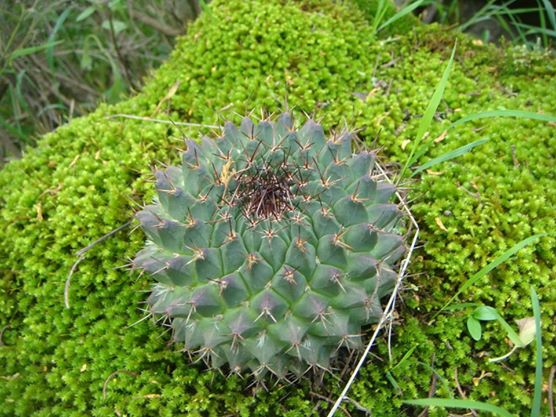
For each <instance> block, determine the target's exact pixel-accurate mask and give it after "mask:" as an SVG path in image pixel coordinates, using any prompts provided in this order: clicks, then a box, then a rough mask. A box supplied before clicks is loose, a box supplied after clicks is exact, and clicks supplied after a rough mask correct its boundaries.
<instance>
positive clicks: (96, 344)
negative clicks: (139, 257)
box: [0, 0, 556, 416]
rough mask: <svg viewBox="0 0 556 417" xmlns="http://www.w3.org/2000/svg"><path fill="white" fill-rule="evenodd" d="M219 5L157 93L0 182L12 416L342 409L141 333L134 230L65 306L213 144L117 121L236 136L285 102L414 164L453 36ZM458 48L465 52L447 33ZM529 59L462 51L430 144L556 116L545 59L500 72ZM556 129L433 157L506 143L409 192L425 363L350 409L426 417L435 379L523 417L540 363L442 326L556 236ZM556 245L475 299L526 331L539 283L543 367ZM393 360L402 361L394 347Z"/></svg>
mask: <svg viewBox="0 0 556 417" xmlns="http://www.w3.org/2000/svg"><path fill="white" fill-rule="evenodd" d="M210 7H211V12H210V13H206V14H204V16H203V17H202V18H201V19H200V20H199V21H197V22H196V23H195V24H194V25H193V26H192V28H191V29H190V31H189V33H188V35H187V36H185V37H184V38H183V39H181V41H180V42H179V45H178V47H177V48H176V50H175V52H174V54H173V56H172V58H171V59H170V60H169V62H168V63H167V64H166V65H164V66H163V67H162V68H161V69H160V70H159V71H158V72H157V73H156V74H155V75H154V76H153V77H152V79H151V80H150V81H149V82H148V84H147V86H146V87H145V89H144V91H143V92H142V93H141V94H139V95H138V96H136V97H134V98H132V99H130V100H128V101H126V102H123V103H121V104H118V105H115V106H101V107H100V108H99V109H98V110H97V111H96V112H95V113H93V114H91V115H90V116H88V117H85V118H81V119H77V120H74V121H72V122H71V123H70V124H68V125H67V126H65V127H62V128H60V129H58V130H57V131H56V132H55V133H53V134H50V135H47V136H45V137H44V138H43V139H42V140H41V141H40V143H39V145H38V147H37V148H36V149H33V150H31V151H30V152H29V153H28V154H27V155H26V156H25V157H24V158H23V159H22V160H20V161H17V162H13V163H11V164H9V165H8V166H7V167H6V168H5V169H4V170H3V171H2V172H1V173H0V188H1V189H2V193H1V195H0V205H1V207H2V209H1V214H0V242H2V243H1V244H0V274H2V281H1V284H0V329H4V331H3V334H2V346H0V402H1V403H2V407H1V408H0V415H2V416H13V415H21V416H30V415H36V416H53V415H55V416H80V415H94V416H106V415H122V416H123V415H127V416H150V415H152V416H177V415H184V414H187V415H191V416H220V415H225V414H231V415H240V416H267V415H280V416H307V415H317V414H318V413H319V412H322V410H323V409H326V408H328V406H329V405H328V404H326V403H323V402H322V401H321V402H320V403H318V400H317V399H316V398H315V397H312V396H311V394H310V389H309V388H308V387H305V386H300V387H293V388H292V387H288V388H287V389H284V388H281V387H277V388H275V389H274V390H273V391H272V392H270V393H264V392H260V393H257V394H256V395H255V396H252V395H251V394H250V393H249V391H248V389H247V383H246V382H243V381H241V380H239V379H238V378H235V377H234V378H225V377H222V376H220V375H219V374H216V373H212V372H206V371H205V370H204V369H203V367H202V366H200V365H199V366H194V365H191V364H190V363H189V362H188V361H187V359H186V358H184V357H183V356H182V353H180V352H178V351H177V349H174V350H172V349H169V348H168V347H167V345H166V343H167V340H168V336H164V335H160V331H159V328H158V327H156V326H155V325H154V324H153V323H150V322H149V321H142V322H139V323H137V324H135V325H133V324H134V323H135V322H137V321H138V320H140V319H141V317H142V313H141V311H140V310H139V307H140V303H141V302H142V301H143V300H144V299H145V293H144V292H142V291H144V290H148V289H149V287H150V285H151V282H150V280H149V279H148V278H146V277H130V275H129V272H128V271H126V270H125V269H122V268H117V267H120V266H122V265H124V264H126V263H127V259H128V258H130V257H132V256H133V254H135V253H136V252H137V250H139V249H140V247H141V246H142V244H143V239H144V238H143V236H142V235H141V234H140V233H138V232H134V233H131V234H130V233H128V232H126V231H124V232H120V233H118V234H117V235H115V236H114V237H112V238H110V239H109V240H107V241H106V242H104V243H103V244H101V245H98V246H96V247H95V248H93V249H92V250H91V251H90V252H88V253H87V255H86V258H85V260H84V261H83V262H82V263H81V264H80V266H79V269H78V271H77V272H76V275H75V276H74V278H73V283H72V285H71V293H70V302H71V309H69V310H66V309H64V303H63V292H64V282H65V279H66V276H67V273H68V270H69V268H70V266H71V264H72V263H73V261H74V259H75V258H74V255H73V254H74V253H75V251H77V250H78V249H81V248H82V247H84V246H86V245H87V244H89V243H91V242H92V241H93V240H95V239H97V238H99V237H100V236H102V235H103V234H105V233H107V232H108V231H110V230H112V229H114V228H115V227H117V226H119V225H121V224H123V223H124V222H126V221H127V220H129V219H130V218H131V216H132V211H133V209H134V207H135V206H136V205H137V204H139V203H140V202H142V201H145V200H147V201H148V200H150V198H151V197H152V195H151V188H152V185H151V184H149V183H148V181H149V179H150V166H151V165H153V164H156V163H157V161H164V162H173V160H174V159H175V158H176V157H177V155H178V152H177V150H176V148H178V147H179V146H181V144H182V136H183V135H184V134H187V135H188V136H190V137H194V138H195V137H199V135H200V134H201V133H202V132H203V129H202V128H193V127H183V132H182V131H181V130H180V129H178V128H176V127H173V126H169V125H162V124H156V123H152V122H142V121H136V120H129V119H121V118H110V117H109V116H110V115H114V114H118V113H127V114H134V115H139V116H147V117H157V118H164V117H170V118H172V119H173V120H180V121H189V122H196V123H207V124H219V123H220V122H221V121H223V120H225V119H230V120H232V121H234V122H238V120H239V118H240V116H238V114H239V115H243V114H244V113H246V112H248V111H250V110H255V112H256V113H259V112H260V111H261V110H262V109H265V110H267V111H272V112H278V111H280V110H282V109H283V107H284V103H285V102H286V100H287V102H288V103H289V105H290V106H291V107H294V108H295V109H296V111H298V112H299V113H301V112H302V111H306V112H308V113H312V114H314V115H315V117H316V118H317V119H321V120H322V122H323V124H324V126H325V128H327V129H330V128H335V127H337V126H335V125H334V123H336V122H337V121H338V120H345V121H346V122H347V124H348V125H349V126H356V127H361V128H362V131H361V132H360V136H361V138H362V139H363V140H365V141H368V142H371V141H373V140H374V138H375V137H377V136H378V144H379V145H380V146H382V147H383V149H384V154H385V156H386V157H387V158H388V159H394V160H403V159H404V155H405V151H404V150H403V146H402V145H404V144H405V141H406V140H411V138H413V137H414V135H415V132H416V129H417V125H418V122H419V118H420V117H421V115H422V113H423V111H424V108H425V106H426V104H427V102H428V99H429V97H430V95H431V94H432V89H433V88H434V85H435V84H436V82H437V81H438V79H439V77H440V73H441V68H443V65H444V62H445V56H444V55H443V54H444V52H443V50H442V48H441V47H439V45H438V43H433V42H432V40H434V39H435V36H434V34H435V33H438V31H439V30H440V29H438V28H435V27H432V28H429V27H423V28H416V29H415V30H412V31H411V32H408V33H407V34H405V35H403V36H401V37H397V38H395V40H394V41H390V42H381V41H376V40H373V37H372V34H371V33H370V29H369V25H368V22H367V20H366V17H365V16H366V15H365V14H364V13H363V12H362V11H360V10H359V9H358V8H357V6H356V5H354V4H351V3H348V2H342V3H339V2H332V1H331V0H321V1H314V0H312V1H310V2H300V3H293V2H283V1H277V0H274V1H267V0H264V1H263V0H260V1H248V2H247V1H240V0H232V1H215V2H214V3H212V4H211V6H210ZM442 36H444V40H445V44H446V45H448V47H450V46H451V42H450V36H449V35H446V34H443V35H442ZM513 53H514V52H511V51H510V52H509V53H507V52H506V51H501V50H496V49H493V48H492V47H485V46H480V45H474V44H473V43H472V42H471V41H470V40H468V39H466V38H462V39H461V40H460V42H459V56H460V57H463V58H462V59H460V60H458V62H457V63H456V65H455V67H454V71H453V73H452V76H451V79H450V85H449V87H448V90H447V93H446V96H445V99H444V100H443V102H442V104H441V108H440V109H439V113H438V114H437V119H438V122H437V123H436V124H435V127H434V131H433V132H431V135H434V136H439V135H440V133H441V132H442V131H443V130H444V129H445V128H446V127H447V126H448V125H449V123H450V121H453V120H456V119H457V118H459V117H460V115H465V114H470V113H473V112H476V111H480V110H491V109H497V108H520V109H525V110H530V111H537V112H547V113H550V112H553V109H555V108H556V88H555V87H556V81H555V80H556V78H555V77H554V68H555V61H554V60H553V59H537V58H535V57H534V58H530V61H529V62H530V63H531V65H532V68H531V71H530V72H529V73H528V74H523V73H522V72H520V71H517V72H513V69H514V68H513V67H510V64H509V61H508V60H506V59H498V58H497V57H498V56H501V57H502V58H504V57H506V56H508V54H510V55H511V54H513ZM519 54H520V56H523V54H522V53H521V52H519ZM527 57H528V56H527V55H525V57H524V58H523V59H529V58H527ZM529 74H532V76H530V75H529ZM176 82H179V87H178V89H177V91H176V93H175V94H174V95H172V96H171V97H170V95H168V92H169V91H172V90H173V89H172V87H173V86H174V85H176ZM555 130H556V129H554V126H551V125H549V124H542V123H538V122H532V121H522V120H521V121H517V120H512V119H499V120H488V121H486V122H484V121H479V122H476V123H475V124H469V125H464V126H462V127H460V128H458V129H457V130H454V131H452V132H451V133H450V135H448V137H447V138H446V139H445V140H443V141H442V142H439V143H438V144H436V145H435V147H434V149H432V151H431V155H430V156H435V155H438V154H440V153H442V152H445V151H447V150H449V149H454V148H456V147H458V146H461V145H462V144H464V143H468V142H471V141H473V140H476V139H478V138H479V137H483V136H489V137H490V138H491V141H490V142H489V143H488V144H486V145H483V146H482V147H480V148H478V149H477V150H475V151H474V152H473V153H472V154H468V155H466V156H464V157H462V158H460V159H459V160H457V161H456V162H451V163H446V164H444V165H442V166H440V167H439V168H438V169H437V172H436V173H433V174H427V175H425V177H424V179H423V181H422V182H420V183H419V184H417V185H416V186H415V189H414V190H413V196H414V197H415V198H416V199H417V202H416V205H415V212H416V214H417V215H418V218H419V219H418V220H419V222H420V223H421V225H422V227H423V229H424V230H423V234H422V239H423V241H424V242H425V246H424V248H423V249H422V250H421V251H420V252H419V253H418V256H417V258H416V261H415V263H414V264H413V266H412V271H413V272H415V273H418V272H423V273H424V274H422V275H416V276H415V277H414V278H412V279H411V280H410V281H409V284H410V287H409V288H410V291H408V292H406V295H405V300H406V306H405V307H404V308H403V309H402V311H401V312H400V313H401V322H402V325H401V326H399V327H396V329H395V335H394V336H395V337H394V345H393V354H394V359H393V364H395V363H397V361H399V359H400V358H401V357H402V356H403V355H404V354H405V353H406V352H408V351H409V349H412V348H413V347H414V346H415V345H417V347H416V348H415V351H414V352H413V354H412V355H411V356H410V357H409V358H408V359H407V360H406V361H405V362H404V363H403V366H400V367H398V368H397V369H396V370H394V371H393V372H392V375H393V377H394V378H395V379H396V380H397V381H398V384H399V385H400V388H401V392H400V391H398V390H396V389H394V388H393V386H392V385H391V383H390V382H389V381H388V380H387V379H386V377H385V373H386V371H387V370H388V369H389V367H390V366H391V365H388V364H387V362H381V361H378V360H372V361H370V362H369V363H368V365H367V367H366V369H365V370H364V372H363V373H362V374H361V375H360V377H359V379H358V382H357V384H356V385H355V386H354V388H353V392H352V396H353V397H354V399H356V400H357V401H358V402H359V403H361V404H363V405H365V406H367V407H369V408H371V409H372V410H373V413H374V414H373V415H376V416H391V415H408V416H411V415H415V414H417V413H418V412H415V410H413V409H410V408H404V407H403V406H402V405H401V400H402V399H405V398H411V397H421V396H426V395H427V394H428V391H429V386H430V381H431V377H432V373H433V369H434V372H436V373H437V374H438V381H439V382H438V383H437V394H438V395H444V396H446V395H450V394H451V393H452V391H453V392H454V394H453V395H456V396H457V395H458V394H457V391H455V382H454V373H455V372H456V369H457V374H458V381H459V384H460V385H461V387H462V389H463V390H464V391H465V392H466V395H467V396H468V397H470V398H473V399H477V400H486V401H490V402H492V403H495V404H499V405H503V406H505V407H506V408H508V409H509V410H511V411H512V412H514V413H515V414H517V415H523V414H524V413H525V412H526V410H527V408H528V406H529V398H530V394H529V393H530V392H531V390H532V385H533V374H534V369H533V359H534V358H533V350H532V349H522V350H521V351H519V352H518V353H517V354H515V355H513V356H512V357H511V358H510V359H509V360H508V362H507V363H506V364H507V365H508V367H503V366H500V365H496V364H487V363H486V360H485V357H484V355H488V356H497V355H501V354H503V353H505V351H506V350H507V345H506V343H505V341H504V339H503V337H502V336H501V335H500V334H499V333H498V332H496V331H494V330H495V327H493V328H492V329H493V331H489V332H486V333H485V338H484V340H483V341H481V342H480V343H473V342H472V341H471V339H470V338H469V337H468V336H467V335H466V332H465V330H464V327H465V326H464V317H463V316H460V315H458V314H455V313H453V314H449V315H441V316H440V317H439V318H437V319H436V320H435V322H434V323H433V324H432V325H427V321H428V319H429V318H430V315H429V313H430V312H432V311H435V310H437V309H438V308H439V307H440V306H441V305H442V304H443V303H444V302H445V301H446V300H447V299H448V298H449V297H450V296H451V295H452V294H453V293H454V291H456V289H457V288H459V287H460V286H461V285H462V283H463V282H464V281H465V280H466V279H467V278H468V277H469V275H470V274H472V273H473V272H475V271H477V270H478V269H479V268H480V267H481V266H483V265H485V264H486V263H487V262H488V260H490V259H492V258H493V257H494V256H496V255H498V254H499V253H501V252H502V251H504V250H505V249H507V248H509V247H510V246H511V245H513V244H515V243H516V242H517V241H519V240H521V239H523V238H525V237H527V236H529V235H531V234H533V233H537V232H545V231H552V230H555V229H556V227H555V226H556V224H555V223H556V220H555V219H556V209H555V207H556V178H555V172H554V169H553V166H554V151H553V150H554V149H556V133H555ZM379 132H380V134H379ZM438 219H440V220H441V221H442V223H443V225H444V226H445V229H446V230H443V229H442V228H440V227H439V226H438V224H437V221H438ZM555 246H556V242H555V240H554V238H553V237H547V238H544V239H543V240H542V241H541V242H540V243H538V244H537V245H536V246H535V247H532V246H531V247H528V248H526V249H524V250H522V251H521V252H520V253H519V254H518V255H517V256H516V257H515V258H513V259H512V260H511V261H510V262H508V263H507V264H505V265H503V266H502V267H500V268H498V269H497V270H496V271H495V272H493V273H492V274H490V275H489V277H488V278H485V280H483V281H482V282H480V283H478V284H477V285H476V286H475V287H474V288H473V291H469V292H467V293H465V294H464V295H463V296H462V298H464V299H465V300H466V301H473V302H483V303H487V304H490V305H493V306H494V307H496V308H498V309H499V310H500V311H502V312H503V313H504V315H505V317H506V318H507V319H509V320H511V319H513V318H521V317H524V316H527V315H530V306H529V302H528V293H529V291H528V289H529V286H530V285H534V286H535V287H536V288H537V291H538V292H539V294H540V296H541V306H542V308H543V315H544V317H545V320H544V354H545V359H546V362H545V366H546V367H547V368H549V367H550V366H552V365H553V364H554V363H553V361H554V359H553V358H554V357H556V350H555V348H554V346H555V345H556V343H554V342H555V340H554V339H555V333H554V329H553V328H552V327H551V326H550V318H551V317H553V316H554V310H555V308H556V288H555V287H554V285H551V282H550V279H551V277H552V279H553V277H554V274H555V272H556V269H555V268H556V267H555V266H554V265H556V262H555V261H556V259H555V258H556V255H555V253H556V251H555V250H554V249H555ZM417 288H418V291H413V290H412V289H417ZM6 326H7V327H6ZM377 353H378V354H380V355H382V356H383V358H385V359H386V358H387V355H386V348H385V343H381V344H380V347H379V351H378V352H377ZM338 389H339V386H338V383H337V382H335V381H334V380H333V378H329V379H328V380H327V381H325V383H324V386H323V387H322V388H321V392H323V393H327V394H329V395H330V396H334V395H335V393H337V392H338ZM449 391H450V392H449ZM317 403H318V404H319V405H318V407H317V408H315V405H316V404H317ZM440 414H442V413H440ZM431 415H432V413H431Z"/></svg>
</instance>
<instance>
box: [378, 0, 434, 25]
mask: <svg viewBox="0 0 556 417" xmlns="http://www.w3.org/2000/svg"><path fill="white" fill-rule="evenodd" d="M423 2H424V0H417V1H416V2H413V3H410V4H408V5H407V6H405V7H404V8H403V9H401V10H400V11H399V12H397V13H396V14H395V15H394V16H392V17H391V18H390V19H388V20H387V21H386V22H384V23H383V24H382V25H380V26H379V28H378V32H380V31H381V30H382V29H384V28H385V27H387V26H389V25H391V24H392V23H394V22H395V21H396V20H398V19H401V18H402V17H404V16H405V15H406V14H409V13H411V12H412V11H413V10H415V9H416V8H417V7H419V6H421V4H423Z"/></svg>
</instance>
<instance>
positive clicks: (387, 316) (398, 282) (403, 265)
mask: <svg viewBox="0 0 556 417" xmlns="http://www.w3.org/2000/svg"><path fill="white" fill-rule="evenodd" d="M377 168H378V169H379V171H380V172H381V174H382V175H383V176H384V177H385V178H386V180H387V181H388V182H390V183H392V181H391V180H390V178H389V177H388V176H387V174H386V172H385V171H384V169H383V168H382V167H381V166H380V165H379V164H377ZM396 197H397V198H398V199H399V201H400V203H401V205H402V207H403V210H404V211H405V212H406V213H407V215H408V216H409V219H410V220H411V224H412V225H413V226H414V227H415V234H414V235H413V240H412V242H411V246H410V247H409V250H408V253H407V256H406V257H405V258H404V260H403V261H402V263H401V267H400V272H399V274H398V279H397V280H396V285H395V287H394V291H393V292H392V295H391V296H390V298H389V299H388V303H387V304H386V307H385V308H384V312H383V313H382V316H381V318H380V320H379V322H378V325H377V327H376V329H375V331H374V333H373V335H372V336H371V340H369V343H368V344H367V347H366V348H365V350H364V352H363V355H362V356H361V359H359V362H358V363H357V366H356V367H355V369H354V370H353V372H352V374H351V376H350V378H349V380H348V382H347V383H346V385H345V387H344V389H343V390H342V392H341V394H340V396H339V397H338V399H337V400H336V402H335V403H334V406H333V407H332V409H331V410H330V412H329V413H328V415H327V417H333V416H334V414H335V413H336V411H337V410H338V407H340V405H341V403H342V401H344V399H345V397H346V395H347V393H348V391H349V389H350V387H351V385H352V384H353V382H354V381H355V377H356V376H357V374H358V373H359V370H360V369H361V367H362V366H363V364H364V363H365V359H367V355H368V354H369V352H370V350H371V348H372V347H373V345H374V343H375V340H376V338H377V336H378V334H379V333H380V331H381V330H382V327H383V326H384V324H385V323H386V322H387V321H388V320H390V315H391V314H392V311H393V308H394V305H395V300H396V297H397V295H398V291H399V289H400V286H401V284H402V281H403V278H404V276H405V271H406V270H407V267H408V266H409V261H410V259H411V255H412V254H413V249H415V246H416V245H417V238H418V237H419V225H418V224H417V221H416V220H415V218H414V217H413V215H412V214H411V211H410V210H409V208H408V207H407V204H406V203H405V201H404V199H403V197H402V196H401V195H400V193H399V192H396Z"/></svg>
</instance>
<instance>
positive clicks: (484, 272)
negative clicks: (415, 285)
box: [433, 233, 546, 318]
mask: <svg viewBox="0 0 556 417" xmlns="http://www.w3.org/2000/svg"><path fill="white" fill-rule="evenodd" d="M543 236H546V233H539V234H536V235H533V236H530V237H528V238H527V239H523V240H522V241H521V242H518V243H516V244H515V245H514V246H512V247H511V248H510V249H508V250H507V251H506V252H504V253H503V254H502V255H500V256H498V257H496V258H495V259H494V260H493V261H492V262H490V263H489V264H488V265H487V266H485V267H484V268H482V269H481V270H480V271H479V272H477V273H476V274H475V275H473V276H472V277H471V278H469V279H468V280H467V281H466V282H465V283H464V284H463V285H462V286H461V288H460V289H459V290H458V291H457V292H456V293H455V294H454V295H453V296H452V298H450V299H449V300H448V302H447V303H446V304H444V306H442V308H441V309H440V310H439V311H438V312H437V313H436V314H435V315H434V316H433V318H434V317H436V316H437V315H438V314H440V313H441V312H442V311H444V309H446V307H448V306H449V305H450V304H451V303H452V301H454V300H455V299H456V298H457V297H458V296H459V295H460V294H461V293H462V292H463V291H465V290H466V289H468V288H469V287H471V286H472V285H473V284H475V283H476V282H477V281H479V280H480V279H481V278H483V277H484V276H485V275H487V274H488V273H489V272H491V271H492V270H493V269H494V268H496V267H497V266H499V265H501V264H503V263H504V262H506V261H507V260H508V259H510V258H511V257H512V256H513V255H515V254H516V253H517V252H519V251H520V250H521V249H523V248H524V247H525V246H527V245H530V244H531V243H533V242H534V241H536V240H537V239H539V238H540V237H543Z"/></svg>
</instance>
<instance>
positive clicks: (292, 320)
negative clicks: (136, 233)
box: [134, 113, 405, 379]
mask: <svg viewBox="0 0 556 417" xmlns="http://www.w3.org/2000/svg"><path fill="white" fill-rule="evenodd" d="M374 171H375V154H374V153H372V152H367V151H363V152H360V153H357V154H353V152H352V134H350V133H342V134H340V135H334V136H333V137H332V138H330V139H328V140H327V139H326V138H325V135H324V132H323V129H322V127H321V126H320V125H319V124H317V123H315V122H314V121H312V120H309V121H307V122H306V123H305V125H304V126H303V127H302V128H301V129H299V130H297V131H296V130H295V129H294V125H293V120H292V118H291V116H290V115H289V114H287V113H285V114H282V115H281V116H280V117H279V118H278V120H277V121H276V122H274V123H272V122H269V121H261V122H260V123H258V124H255V123H253V122H252V121H251V120H250V119H249V118H245V119H244V120H243V122H242V123H241V126H240V127H239V128H237V127H236V126H234V125H233V124H231V123H228V124H226V125H225V127H224V133H223V136H222V137H221V138H218V139H216V140H212V139H208V138H203V139H202V141H201V143H200V144H197V143H195V142H193V141H188V142H187V151H186V152H185V153H184V154H183V158H182V166H181V167H174V166H171V167H168V168H167V169H166V170H164V171H158V172H156V173H155V175H156V190H157V198H156V199H155V202H154V204H152V205H149V206H146V207H145V208H144V209H143V210H142V211H140V212H139V213H138V214H137V217H138V219H139V221H140V223H141V225H142V227H143V229H144V231H145V233H146V235H147V236H148V242H147V245H146V247H145V248H144V249H143V250H142V251H140V252H139V254H138V255H137V257H136V259H135V260H134V266H135V267H136V268H138V269H140V270H142V271H146V272H148V273H150V274H151V275H152V276H153V277H154V279H155V280H156V284H155V285H154V288H153V290H152V293H151V295H150V297H149V298H148V306H149V309H150V313H151V314H152V315H154V316H157V317H163V318H165V319H166V322H167V323H168V324H169V325H170V326H171V328H172V331H173V340H174V341H175V342H176V343H178V344H183V345H184V351H186V352H188V353H189V354H190V355H192V356H193V357H196V358H203V359H204V360H205V361H206V362H207V364H208V365H209V366H211V367H214V368H220V367H222V366H224V365H226V364H227V365H228V367H229V370H230V371H232V372H237V373H244V372H245V371H247V370H250V371H251V372H252V373H253V375H254V376H255V377H256V378H257V379H260V378H262V377H264V376H265V375H267V374H268V373H269V372H270V373H271V374H273V375H275V376H276V377H278V378H279V379H282V378H286V377H288V375H290V374H294V375H297V376H300V375H302V374H304V373H305V372H307V371H308V370H311V369H313V370H317V369H320V370H329V369H330V366H331V365H330V361H331V360H332V359H334V358H335V357H337V355H338V352H339V351H340V349H341V348H345V349H348V350H353V349H358V348H360V347H361V346H362V343H361V337H360V336H361V327H362V326H364V325H367V324H369V323H373V322H376V321H377V320H378V319H379V317H380V315H381V313H382V310H381V306H380V299H381V297H383V296H384V295H386V294H388V293H389V292H391V290H392V288H393V286H394V284H395V280H396V277H397V273H396V272H395V264H396V262H397V261H398V260H399V258H400V256H401V255H402V254H403V252H404V250H405V247H404V242H403V238H402V236H400V233H399V231H398V229H399V227H398V223H399V222H400V219H401V218H402V216H401V212H400V210H399V209H398V208H397V207H396V205H395V204H392V203H389V201H390V199H391V196H392V194H393V193H394V192H395V190H396V188H395V187H394V186H393V185H391V184H390V183H387V182H381V181H378V180H377V179H375V178H374V177H373V173H374Z"/></svg>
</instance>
